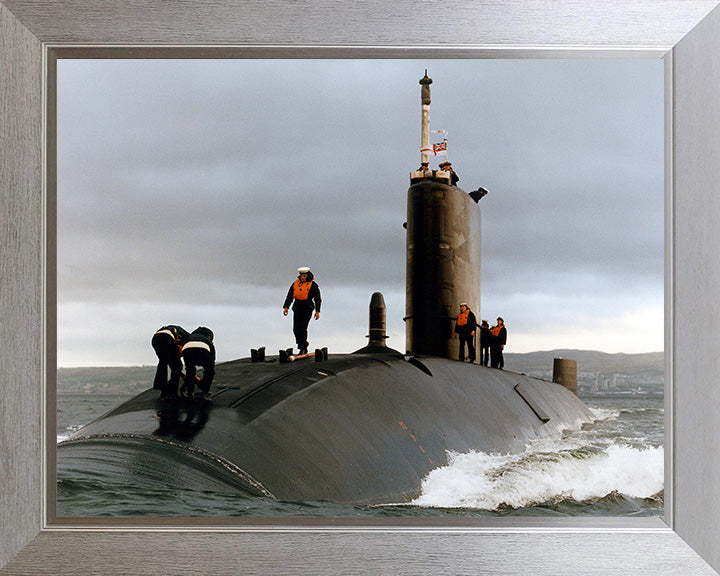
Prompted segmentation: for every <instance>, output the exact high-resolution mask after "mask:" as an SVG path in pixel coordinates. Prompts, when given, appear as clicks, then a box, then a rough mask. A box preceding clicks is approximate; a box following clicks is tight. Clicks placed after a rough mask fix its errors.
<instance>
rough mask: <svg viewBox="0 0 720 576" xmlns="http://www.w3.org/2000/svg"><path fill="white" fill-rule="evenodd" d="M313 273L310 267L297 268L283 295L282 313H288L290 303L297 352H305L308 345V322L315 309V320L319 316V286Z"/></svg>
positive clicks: (320, 300)
mask: <svg viewBox="0 0 720 576" xmlns="http://www.w3.org/2000/svg"><path fill="white" fill-rule="evenodd" d="M313 278H314V276H313V273H312V272H310V268H308V267H307V266H302V267H300V268H298V277H297V280H295V282H293V283H292V284H291V286H290V289H289V290H288V293H287V296H286V297H285V303H284V304H283V315H285V316H287V315H288V310H289V309H290V304H291V303H292V302H293V301H294V304H293V305H292V309H293V334H295V342H296V343H297V347H298V350H299V354H307V351H308V346H309V345H310V344H309V343H308V324H309V323H310V318H311V317H312V315H313V310H314V311H315V320H318V319H319V318H320V304H321V303H322V299H321V297H320V287H319V286H318V285H317V283H316V282H315V281H314V280H313Z"/></svg>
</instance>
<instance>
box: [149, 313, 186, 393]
mask: <svg viewBox="0 0 720 576" xmlns="http://www.w3.org/2000/svg"><path fill="white" fill-rule="evenodd" d="M188 336H190V334H189V333H188V331H187V330H185V329H184V328H183V327H182V326H175V325H172V324H171V325H168V326H163V327H162V328H160V330H158V331H157V332H155V334H154V335H153V337H152V347H153V349H154V350H155V354H157V357H158V366H157V370H156V371H155V381H154V382H153V388H154V389H155V390H160V398H163V399H172V398H177V395H178V384H179V383H180V375H181V374H182V362H181V360H180V351H181V350H182V346H183V344H185V341H186V340H187V338H188ZM168 367H169V368H170V379H169V380H168V373H167V371H168Z"/></svg>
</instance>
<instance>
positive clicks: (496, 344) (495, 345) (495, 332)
mask: <svg viewBox="0 0 720 576" xmlns="http://www.w3.org/2000/svg"><path fill="white" fill-rule="evenodd" d="M490 332H491V334H492V337H491V339H490V366H491V367H492V368H499V369H500V370H502V369H503V366H505V359H504V358H503V347H504V346H505V344H506V342H507V329H506V328H505V324H504V322H503V319H502V318H498V324H497V325H496V326H493V327H492V328H491V329H490Z"/></svg>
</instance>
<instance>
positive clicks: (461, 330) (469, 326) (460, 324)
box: [455, 302, 477, 363]
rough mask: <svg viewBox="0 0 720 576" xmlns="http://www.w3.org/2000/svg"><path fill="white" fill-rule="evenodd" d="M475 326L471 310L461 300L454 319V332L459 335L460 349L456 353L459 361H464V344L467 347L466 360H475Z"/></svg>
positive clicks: (475, 322) (475, 321)
mask: <svg viewBox="0 0 720 576" xmlns="http://www.w3.org/2000/svg"><path fill="white" fill-rule="evenodd" d="M475 328H477V320H476V319H475V314H473V311H472V310H470V308H469V307H468V305H467V304H466V303H465V302H463V303H462V304H460V314H458V316H457V319H456V320H455V334H457V335H458V336H459V337H460V351H459V355H458V360H460V362H464V361H465V345H466V344H467V349H468V359H467V362H471V363H472V362H475Z"/></svg>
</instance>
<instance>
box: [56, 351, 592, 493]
mask: <svg viewBox="0 0 720 576" xmlns="http://www.w3.org/2000/svg"><path fill="white" fill-rule="evenodd" d="M386 350H387V351H386V352H384V353H364V354H346V355H332V356H330V357H329V358H328V360H327V361H323V362H315V361H313V360H312V359H307V360H303V361H296V362H293V363H286V364H281V363H279V362H276V361H274V359H270V360H269V361H266V362H251V361H250V359H245V360H236V361H233V362H227V363H223V364H218V366H217V373H216V383H215V385H214V386H213V388H212V389H211V393H212V403H202V402H200V401H198V400H194V401H189V400H188V401H183V400H181V401H179V402H176V403H172V404H171V403H167V402H164V401H161V400H159V399H158V398H157V391H153V390H149V391H147V392H145V393H142V394H140V395H139V396H137V397H136V398H134V399H132V400H130V401H128V402H126V403H125V404H123V405H121V406H119V407H118V408H116V409H115V410H112V411H111V412H109V413H107V414H105V415H104V416H102V417H101V418H99V419H98V420H96V421H94V422H93V423H91V424H89V425H87V426H86V427H84V428H82V429H81V430H79V431H78V432H76V433H75V434H74V435H73V436H72V437H71V438H70V439H68V440H66V441H64V442H61V443H60V444H58V447H57V457H58V465H59V467H60V468H72V467H78V466H80V467H82V466H90V467H95V468H98V467H103V468H104V469H105V470H115V471H117V472H118V473H122V474H132V475H137V477H138V478H136V480H139V481H141V482H142V479H143V478H146V479H148V480H154V481H159V482H165V483H175V484H178V485H184V486H196V485H198V486H203V487H205V488H212V487H213V486H216V487H220V486H222V487H228V486H230V487H235V488H237V489H239V490H243V491H246V492H249V493H251V494H256V495H260V496H266V497H270V498H277V499H281V500H301V501H317V500H331V501H336V502H350V503H359V504H381V503H402V502H408V501H410V500H412V499H414V498H416V497H417V496H419V494H420V491H421V484H422V480H423V478H424V477H425V476H427V474H428V473H429V472H430V471H431V470H433V469H435V468H438V467H441V466H444V465H446V464H447V463H448V453H449V452H459V453H465V452H469V451H482V452H487V453H507V452H515V451H521V450H522V449H523V448H524V446H525V445H526V444H527V443H528V442H531V441H532V440H535V439H538V438H544V437H549V436H559V435H560V434H561V433H562V431H563V430H565V429H576V428H578V427H579V426H581V425H582V424H583V423H584V422H590V421H592V414H591V413H590V411H589V410H588V409H587V407H586V406H585V405H584V404H583V403H582V402H581V401H580V400H579V399H578V398H577V396H575V395H574V394H573V393H572V392H570V391H569V390H567V389H566V388H564V387H563V386H561V385H559V384H555V383H553V382H548V381H544V380H538V379H534V378H530V377H528V376H525V375H522V374H516V373H512V372H508V371H501V370H494V369H491V368H486V367H483V366H478V365H474V364H466V363H461V362H457V361H452V360H448V359H444V358H437V357H425V358H423V357H407V356H403V355H401V354H400V353H396V352H395V351H392V350H391V349H386Z"/></svg>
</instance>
